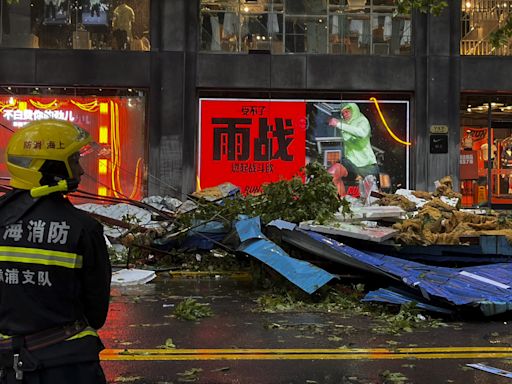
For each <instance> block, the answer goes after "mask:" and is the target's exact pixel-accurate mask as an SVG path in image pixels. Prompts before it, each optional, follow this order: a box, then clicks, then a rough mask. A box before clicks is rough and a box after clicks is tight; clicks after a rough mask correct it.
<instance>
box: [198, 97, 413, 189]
mask: <svg viewBox="0 0 512 384" xmlns="http://www.w3.org/2000/svg"><path fill="white" fill-rule="evenodd" d="M347 110H348V111H347ZM199 120H200V131H199V149H200V150H199V161H198V178H197V179H198V185H197V187H198V189H201V188H208V187H214V186H216V185H219V184H222V183H225V182H230V183H232V184H235V185H236V186H238V187H239V188H240V189H241V191H242V193H253V192H258V191H260V190H261V186H262V185H263V184H264V183H268V182H273V181H276V180H279V179H281V178H284V179H290V178H292V177H293V176H296V175H300V176H302V174H301V173H300V170H301V168H302V167H303V166H304V165H305V164H307V163H308V162H312V161H317V162H320V163H321V164H323V165H324V166H325V168H326V170H328V171H329V172H330V173H331V174H332V175H333V182H334V183H335V184H336V185H337V187H338V191H339V193H340V195H341V196H343V195H346V194H349V195H352V196H355V197H358V196H359V194H360V188H361V186H362V185H364V184H362V183H361V180H364V179H365V178H366V177H367V176H368V175H372V176H374V177H375V179H376V180H377V181H378V183H379V188H380V189H381V190H382V191H385V192H388V191H392V190H396V189H398V188H409V150H410V147H411V144H412V143H411V141H410V132H409V101H408V100H377V98H374V97H372V98H370V99H366V100H343V101H340V100H248V99H236V100H234V99H201V100H200V119H199Z"/></svg>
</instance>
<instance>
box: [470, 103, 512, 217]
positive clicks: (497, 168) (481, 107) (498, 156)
mask: <svg viewBox="0 0 512 384" xmlns="http://www.w3.org/2000/svg"><path fill="white" fill-rule="evenodd" d="M461 108H462V110H461V127H460V137H461V145H460V180H461V193H462V195H463V201H462V205H463V206H464V207H475V206H481V207H493V208H511V207H512V95H474V94H470V95H468V94H466V95H462V99H461Z"/></svg>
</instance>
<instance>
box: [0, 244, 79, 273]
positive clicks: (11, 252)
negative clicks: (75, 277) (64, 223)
mask: <svg viewBox="0 0 512 384" xmlns="http://www.w3.org/2000/svg"><path fill="white" fill-rule="evenodd" d="M0 261H7V262H14V263H31V264H41V265H56V266H59V267H64V268H82V263H83V260H82V256H80V255H77V254H76V253H69V252H59V251H49V250H45V249H37V248H24V247H1V246H0Z"/></svg>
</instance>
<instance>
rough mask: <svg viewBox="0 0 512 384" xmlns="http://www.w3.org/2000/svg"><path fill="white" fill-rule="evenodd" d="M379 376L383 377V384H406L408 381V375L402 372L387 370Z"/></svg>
mask: <svg viewBox="0 0 512 384" xmlns="http://www.w3.org/2000/svg"><path fill="white" fill-rule="evenodd" d="M379 376H380V377H381V378H382V382H383V384H405V383H407V380H408V379H407V376H405V375H404V374H403V373H400V372H391V371H388V370H385V371H384V372H381V373H380V374H379Z"/></svg>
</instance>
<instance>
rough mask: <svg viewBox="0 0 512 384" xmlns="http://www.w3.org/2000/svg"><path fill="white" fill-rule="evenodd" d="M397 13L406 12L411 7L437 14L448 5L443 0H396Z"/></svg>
mask: <svg viewBox="0 0 512 384" xmlns="http://www.w3.org/2000/svg"><path fill="white" fill-rule="evenodd" d="M396 5H397V13H398V14H408V13H411V12H412V10H413V9H417V10H418V11H420V12H421V13H431V14H433V15H434V16H439V15H440V14H441V12H442V11H443V9H445V8H446V7H448V2H447V1H445V0H396Z"/></svg>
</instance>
